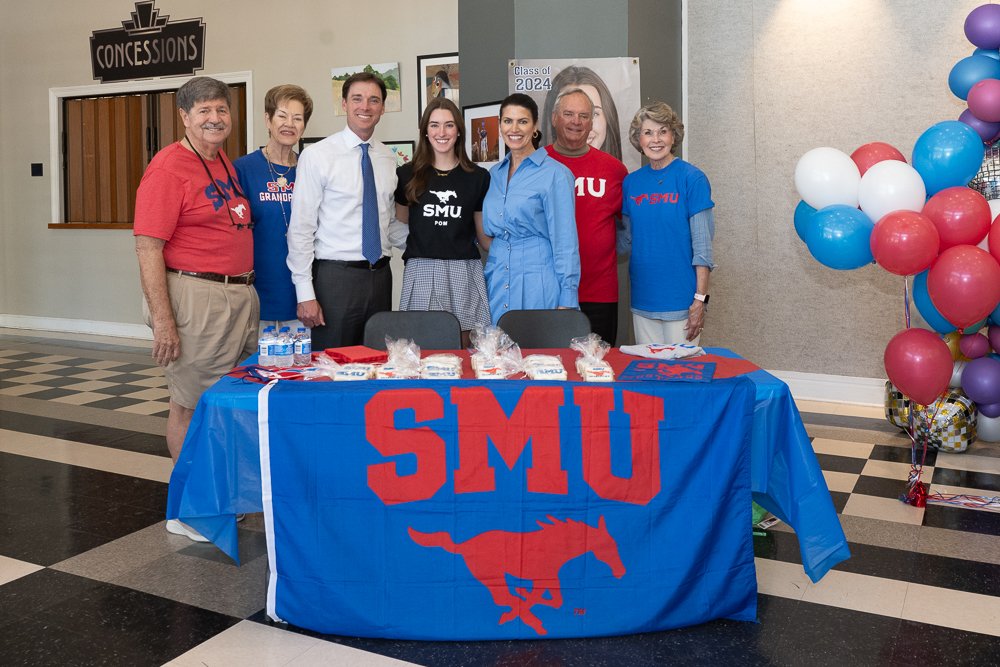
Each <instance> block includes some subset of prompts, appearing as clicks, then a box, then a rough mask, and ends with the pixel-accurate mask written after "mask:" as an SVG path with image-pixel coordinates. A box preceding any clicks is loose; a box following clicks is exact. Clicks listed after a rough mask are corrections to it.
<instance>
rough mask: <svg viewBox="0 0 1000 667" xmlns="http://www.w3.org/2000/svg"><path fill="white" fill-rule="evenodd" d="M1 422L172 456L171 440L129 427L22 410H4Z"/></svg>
mask: <svg viewBox="0 0 1000 667" xmlns="http://www.w3.org/2000/svg"><path fill="white" fill-rule="evenodd" d="M0 425H2V427H3V428H5V429H7V430H10V431H18V432H20V433H31V434H33V435H44V436H47V437H50V438H59V439H60V440H72V441H73V442H83V443H86V444H88V445H100V446H101V447H113V448H115V449H125V450H128V451H130V452H139V453H141V454H153V455H156V456H168V451H167V440H166V438H165V437H164V436H162V435H152V434H149V433H138V432H136V431H127V430H125V429H119V428H110V427H107V426H97V425H93V424H83V423H80V422H74V421H66V420H62V419H50V418H48V417H38V416H35V415H26V414H22V413H18V412H9V411H0Z"/></svg>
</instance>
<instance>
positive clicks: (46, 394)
mask: <svg viewBox="0 0 1000 667" xmlns="http://www.w3.org/2000/svg"><path fill="white" fill-rule="evenodd" d="M59 379H60V380H65V379H66V378H59ZM79 393H80V392H79V391H77V390H76V389H58V388H54V389H43V390H42V391H36V392H33V393H31V394H28V397H29V398H34V399H37V400H40V401H51V400H53V399H56V398H62V397H63V396H70V395H73V394H79Z"/></svg>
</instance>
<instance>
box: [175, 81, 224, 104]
mask: <svg viewBox="0 0 1000 667" xmlns="http://www.w3.org/2000/svg"><path fill="white" fill-rule="evenodd" d="M208 100H225V101H226V105H227V106H230V107H231V106H233V98H232V96H231V95H230V94H229V86H227V85H226V84H224V83H222V82H221V81H219V80H218V79H213V78H212V77H209V76H196V77H195V78H193V79H191V80H190V81H188V82H187V83H185V84H184V85H183V86H181V87H180V88H178V89H177V108H178V109H183V110H184V111H191V109H193V108H194V105H195V104H197V103H198V102H206V101H208Z"/></svg>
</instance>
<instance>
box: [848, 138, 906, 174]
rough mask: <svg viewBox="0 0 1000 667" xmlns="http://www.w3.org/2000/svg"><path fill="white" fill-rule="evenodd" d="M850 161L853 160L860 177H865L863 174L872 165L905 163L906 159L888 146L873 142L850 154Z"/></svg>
mask: <svg viewBox="0 0 1000 667" xmlns="http://www.w3.org/2000/svg"><path fill="white" fill-rule="evenodd" d="M851 159H852V160H854V164H856V165H858V169H859V170H860V171H861V175H862V176H864V175H865V172H866V171H868V169H869V168H870V167H871V166H872V165H873V164H878V163H879V162H882V161H883V160H899V161H900V162H906V158H905V157H903V154H902V153H900V152H899V151H897V150H896V149H895V148H893V147H892V146H890V145H889V144H887V143H883V142H881V141H873V142H871V143H870V144H865V145H864V146H860V147H859V148H858V149H857V150H856V151H854V152H853V153H851Z"/></svg>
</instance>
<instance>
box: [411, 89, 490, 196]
mask: <svg viewBox="0 0 1000 667" xmlns="http://www.w3.org/2000/svg"><path fill="white" fill-rule="evenodd" d="M438 109H444V110H445V111H448V112H449V113H451V117H452V118H454V119H455V127H457V128H458V136H457V137H456V138H455V157H457V158H458V165H459V166H460V167H461V168H462V169H463V170H464V171H472V170H474V169H475V168H476V167H475V165H474V164H472V161H471V160H470V159H469V156H468V155H467V154H466V152H465V121H464V120H462V112H460V111H459V110H458V107H457V106H455V103H454V102H452V101H451V100H449V99H448V98H446V97H435V98H432V99H431V101H430V102H428V103H427V108H426V109H424V113H423V115H422V116H420V130H419V131H420V139H419V140H418V142H417V150H416V152H414V154H413V162H412V164H413V178H411V179H410V182H409V183H407V184H406V200H407V201H408V202H410V203H411V204H416V203H417V200H419V199H420V195H422V194H424V191H425V190H426V189H427V183H428V182H429V181H430V180H431V171H433V169H434V149H433V148H432V147H431V141H430V139H428V138H427V127H428V126H429V125H430V123H431V114H432V113H434V112H435V111H437V110H438Z"/></svg>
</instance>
